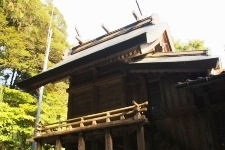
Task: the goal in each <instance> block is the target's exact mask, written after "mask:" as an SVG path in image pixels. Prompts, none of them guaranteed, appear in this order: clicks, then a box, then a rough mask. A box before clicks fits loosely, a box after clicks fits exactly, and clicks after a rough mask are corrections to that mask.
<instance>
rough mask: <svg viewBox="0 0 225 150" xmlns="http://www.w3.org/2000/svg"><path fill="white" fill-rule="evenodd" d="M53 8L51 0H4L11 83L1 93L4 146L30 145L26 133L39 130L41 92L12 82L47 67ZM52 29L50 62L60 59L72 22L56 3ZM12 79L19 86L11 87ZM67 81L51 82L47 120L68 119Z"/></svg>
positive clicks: (1, 54) (1, 19) (4, 50)
mask: <svg viewBox="0 0 225 150" xmlns="http://www.w3.org/2000/svg"><path fill="white" fill-rule="evenodd" d="M51 10H52V5H51V3H50V2H49V1H45V2H44V3H42V2H41V0H1V1H0V77H1V79H2V81H4V82H2V84H5V87H4V88H2V90H0V92H1V95H3V94H4V95H3V96H1V95H0V96H1V97H0V108H1V109H0V127H1V128H0V149H1V150H6V149H7V150H8V149H15V150H16V149H24V150H25V149H30V143H26V139H28V138H31V137H32V136H33V131H34V120H35V115H36V103H37V97H36V96H37V94H38V92H34V93H30V94H27V93H25V92H23V91H21V90H19V89H18V88H17V87H14V86H11V85H12V84H13V83H14V82H18V81H21V80H24V79H26V78H29V77H31V76H34V75H36V74H38V73H40V72H41V71H42V66H43V60H44V57H45V50H46V38H47V32H48V28H49V20H50V14H51ZM52 29H53V37H52V45H51V51H50V57H49V62H48V64H49V66H52V65H54V64H55V63H57V62H59V61H60V60H61V56H62V54H63V52H64V50H65V49H67V47H68V43H67V42H66V36H67V34H66V23H65V21H64V19H63V16H62V14H61V13H60V12H59V11H58V9H57V8H55V9H54V14H53V22H52ZM5 70H7V71H9V72H10V73H8V74H7V73H5ZM6 75H7V76H6ZM13 75H15V78H14V77H13ZM6 77H7V78H6ZM14 79H15V81H13V80H14ZM10 80H11V81H10ZM9 83H10V87H11V88H15V89H10V88H8V87H6V86H8V84H9ZM67 87H68V85H67V84H66V82H61V83H57V84H50V85H48V86H46V88H45V93H44V100H43V107H42V112H41V122H42V123H49V122H55V121H58V120H65V118H66V110H67V109H66V108H67V107H66V106H67V94H66V90H65V89H66V88H67ZM16 89H17V90H16ZM2 93H3V94H2ZM59 113H60V114H59Z"/></svg>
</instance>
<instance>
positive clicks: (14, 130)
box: [0, 87, 36, 150]
mask: <svg viewBox="0 0 225 150" xmlns="http://www.w3.org/2000/svg"><path fill="white" fill-rule="evenodd" d="M1 92H2V93H1V96H2V98H1V101H0V108H1V109H0V128H1V129H0V149H1V150H8V149H15V150H16V149H24V150H25V149H29V147H30V145H29V143H27V142H26V139H28V138H29V137H31V136H32V134H33V131H34V129H33V126H34V124H33V122H34V114H35V109H36V106H35V103H36V100H35V98H34V97H33V96H31V95H29V94H27V93H24V92H21V91H18V90H14V89H9V88H7V87H4V88H3V87H2V88H1Z"/></svg>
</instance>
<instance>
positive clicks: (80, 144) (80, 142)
mask: <svg viewBox="0 0 225 150" xmlns="http://www.w3.org/2000/svg"><path fill="white" fill-rule="evenodd" d="M78 150H85V141H84V137H83V134H82V133H79V138H78Z"/></svg>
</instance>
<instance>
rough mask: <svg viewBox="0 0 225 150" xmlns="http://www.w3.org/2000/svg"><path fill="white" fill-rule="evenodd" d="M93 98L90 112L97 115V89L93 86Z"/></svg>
mask: <svg viewBox="0 0 225 150" xmlns="http://www.w3.org/2000/svg"><path fill="white" fill-rule="evenodd" d="M92 91H93V97H92V112H93V113H97V112H98V87H97V86H93V87H92Z"/></svg>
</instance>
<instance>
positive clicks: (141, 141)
mask: <svg viewBox="0 0 225 150" xmlns="http://www.w3.org/2000/svg"><path fill="white" fill-rule="evenodd" d="M137 146H138V150H145V137H144V127H143V126H141V128H139V129H138V130H137Z"/></svg>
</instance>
